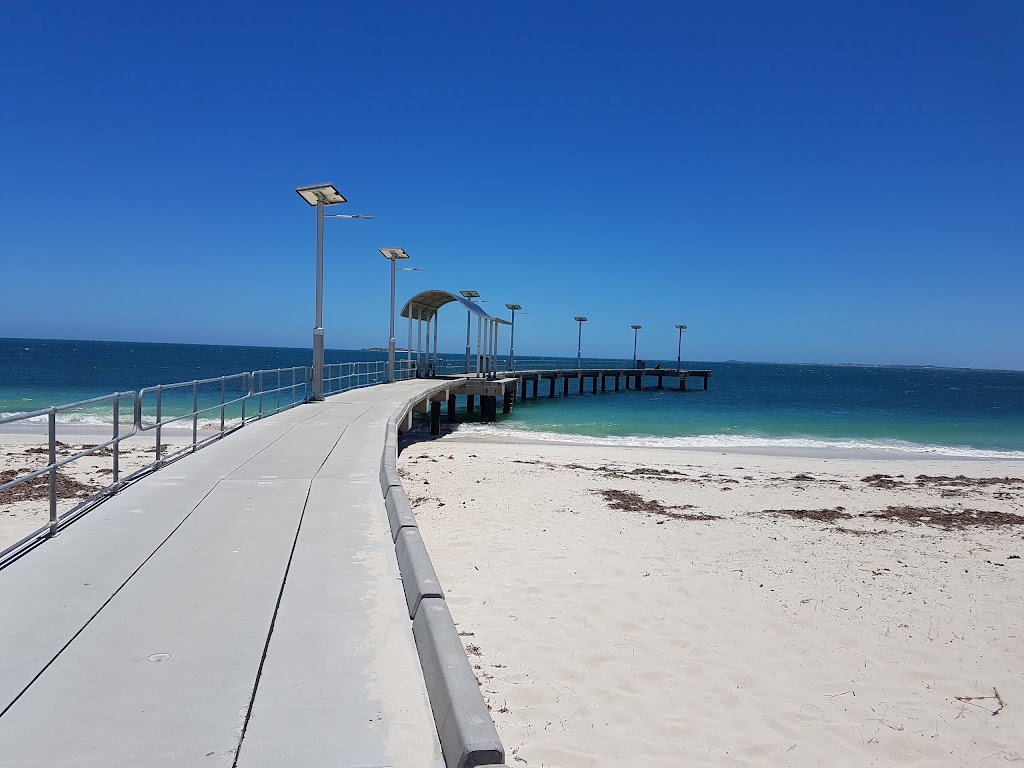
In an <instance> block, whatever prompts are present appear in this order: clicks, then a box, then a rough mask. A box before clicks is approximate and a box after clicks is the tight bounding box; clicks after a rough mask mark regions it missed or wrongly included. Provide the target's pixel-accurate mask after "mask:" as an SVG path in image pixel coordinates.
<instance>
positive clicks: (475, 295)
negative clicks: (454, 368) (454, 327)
mask: <svg viewBox="0 0 1024 768" xmlns="http://www.w3.org/2000/svg"><path fill="white" fill-rule="evenodd" d="M459 293H461V294H462V296H463V297H464V298H466V299H469V300H470V301H472V300H473V299H479V298H480V294H479V293H477V292H476V291H459ZM472 319H473V313H472V311H470V310H468V309H467V310H466V373H467V374H468V373H469V326H470V321H471V320H472Z"/></svg>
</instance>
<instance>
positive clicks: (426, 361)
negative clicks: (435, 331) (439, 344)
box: [423, 315, 430, 373]
mask: <svg viewBox="0 0 1024 768" xmlns="http://www.w3.org/2000/svg"><path fill="white" fill-rule="evenodd" d="M426 331H427V332H426V338H425V339H424V344H425V345H426V346H424V347H423V349H424V351H425V352H426V354H425V355H424V356H423V368H424V369H425V370H424V373H426V370H429V368H430V316H429V315H428V316H427V329H426Z"/></svg>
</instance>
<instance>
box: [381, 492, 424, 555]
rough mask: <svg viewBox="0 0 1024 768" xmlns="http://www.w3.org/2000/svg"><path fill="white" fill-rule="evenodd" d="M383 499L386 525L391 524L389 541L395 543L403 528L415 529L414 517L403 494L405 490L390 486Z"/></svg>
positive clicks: (406, 497) (410, 506)
mask: <svg viewBox="0 0 1024 768" xmlns="http://www.w3.org/2000/svg"><path fill="white" fill-rule="evenodd" d="M387 493H388V495H387V496H385V497H384V506H385V507H386V508H387V511H388V523H390V524H391V540H392V541H397V540H398V534H399V532H400V531H401V530H402V529H403V528H416V527H418V526H417V525H416V516H415V515H414V514H413V513H412V504H410V503H409V497H408V496H407V495H406V494H405V488H403V487H402V486H400V485H392V486H391V487H389V488H388V491H387Z"/></svg>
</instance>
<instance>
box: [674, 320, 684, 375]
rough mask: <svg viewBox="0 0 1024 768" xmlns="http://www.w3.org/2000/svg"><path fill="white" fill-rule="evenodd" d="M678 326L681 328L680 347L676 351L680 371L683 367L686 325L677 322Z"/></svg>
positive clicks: (677, 366)
mask: <svg viewBox="0 0 1024 768" xmlns="http://www.w3.org/2000/svg"><path fill="white" fill-rule="evenodd" d="M676 328H678V329H679V349H678V350H677V351H676V370H677V371H679V370H682V367H683V331H685V330H686V326H685V325H679V324H678V323H677V324H676Z"/></svg>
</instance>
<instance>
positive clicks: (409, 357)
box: [405, 305, 412, 378]
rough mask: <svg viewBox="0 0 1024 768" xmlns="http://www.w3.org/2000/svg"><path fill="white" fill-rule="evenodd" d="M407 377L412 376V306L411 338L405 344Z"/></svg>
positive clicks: (410, 316) (410, 320)
mask: <svg viewBox="0 0 1024 768" xmlns="http://www.w3.org/2000/svg"><path fill="white" fill-rule="evenodd" d="M405 346H406V350H405V377H406V378H409V377H410V376H412V306H411V305H410V306H409V338H408V343H407V344H406V345H405Z"/></svg>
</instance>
